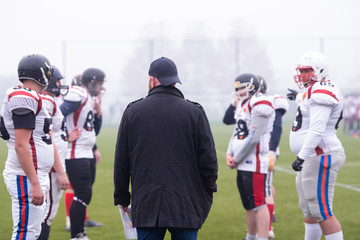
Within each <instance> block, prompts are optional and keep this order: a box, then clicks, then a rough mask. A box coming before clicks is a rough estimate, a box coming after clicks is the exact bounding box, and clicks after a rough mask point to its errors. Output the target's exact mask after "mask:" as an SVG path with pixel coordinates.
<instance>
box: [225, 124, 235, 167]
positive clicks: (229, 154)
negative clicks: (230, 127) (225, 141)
mask: <svg viewBox="0 0 360 240" xmlns="http://www.w3.org/2000/svg"><path fill="white" fill-rule="evenodd" d="M235 132H236V129H234V132H233V134H232V135H231V138H230V141H229V145H228V148H227V151H226V164H227V165H228V167H229V168H230V169H234V168H236V162H235V160H234V152H233V150H232V144H233V139H234V135H235Z"/></svg>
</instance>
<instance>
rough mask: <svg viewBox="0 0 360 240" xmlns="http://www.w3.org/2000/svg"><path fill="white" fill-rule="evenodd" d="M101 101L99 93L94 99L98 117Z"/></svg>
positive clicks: (99, 115)
mask: <svg viewBox="0 0 360 240" xmlns="http://www.w3.org/2000/svg"><path fill="white" fill-rule="evenodd" d="M101 101H102V97H101V94H99V95H98V96H97V97H96V98H95V101H94V108H95V111H96V115H97V117H98V118H100V117H101V114H102V112H101Z"/></svg>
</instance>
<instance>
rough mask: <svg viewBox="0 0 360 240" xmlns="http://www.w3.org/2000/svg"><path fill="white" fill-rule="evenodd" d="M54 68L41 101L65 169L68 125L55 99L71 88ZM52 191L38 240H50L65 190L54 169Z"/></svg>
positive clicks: (51, 174) (52, 171)
mask: <svg viewBox="0 0 360 240" xmlns="http://www.w3.org/2000/svg"><path fill="white" fill-rule="evenodd" d="M52 68H53V81H51V82H50V83H49V84H48V86H47V88H46V90H45V91H43V92H42V95H41V99H42V103H43V105H44V106H45V108H46V109H47V111H48V112H49V114H50V115H51V118H52V124H53V128H52V134H53V139H54V145H55V146H56V149H57V152H58V155H59V158H60V161H61V165H62V167H63V169H65V157H66V151H67V134H66V125H65V124H66V123H65V118H64V116H63V115H62V113H61V111H60V108H59V106H58V105H57V103H56V101H55V98H56V97H59V96H60V94H61V95H66V94H67V92H68V90H69V86H66V85H61V82H60V81H61V79H63V78H64V77H63V76H62V74H61V72H60V70H59V69H58V68H57V67H56V66H54V65H53V66H52ZM49 179H50V189H49V192H48V193H47V195H46V210H45V214H44V219H43V222H42V224H41V234H40V236H39V238H38V240H47V239H49V234H50V225H51V222H52V220H53V219H54V218H55V216H56V213H57V210H58V207H59V203H60V200H61V197H62V193H63V189H60V188H59V178H58V174H57V172H56V171H55V169H54V168H52V169H51V171H50V173H49Z"/></svg>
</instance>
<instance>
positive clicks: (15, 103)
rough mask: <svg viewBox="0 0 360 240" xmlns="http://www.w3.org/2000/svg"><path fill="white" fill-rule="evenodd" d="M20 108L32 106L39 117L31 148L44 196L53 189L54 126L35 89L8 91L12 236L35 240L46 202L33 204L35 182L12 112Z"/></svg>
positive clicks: (5, 112)
mask: <svg viewBox="0 0 360 240" xmlns="http://www.w3.org/2000/svg"><path fill="white" fill-rule="evenodd" d="M18 108H26V109H29V110H31V111H32V112H33V113H34V114H35V116H36V118H35V129H33V131H32V135H31V139H30V141H29V148H30V152H31V156H32V160H33V163H34V167H35V169H36V171H37V175H38V179H39V182H40V185H41V187H42V189H43V191H44V195H46V193H47V191H48V189H49V177H48V172H49V171H50V169H51V167H52V166H53V163H54V148H53V145H52V141H51V138H50V135H49V131H50V130H51V127H52V125H51V118H50V115H49V113H48V112H47V110H46V109H45V108H44V107H43V106H42V99H41V98H40V96H39V95H38V94H37V93H36V92H35V91H33V90H30V89H25V88H22V87H15V88H11V89H8V90H7V92H6V95H5V98H4V102H3V107H2V110H1V117H2V123H1V133H2V136H3V137H4V138H5V139H6V143H7V146H8V157H7V160H6V163H5V169H4V172H3V176H4V181H5V184H6V187H7V190H8V192H9V194H10V195H11V201H12V219H13V233H12V239H30V240H35V239H37V237H38V236H39V234H40V231H41V222H42V219H43V216H44V211H45V204H42V205H41V206H34V205H33V204H31V198H32V196H31V184H30V182H29V181H28V179H27V177H26V175H25V172H24V170H23V169H22V167H21V165H20V163H19V160H18V158H17V155H16V151H15V130H14V123H13V114H12V111H13V110H14V109H18Z"/></svg>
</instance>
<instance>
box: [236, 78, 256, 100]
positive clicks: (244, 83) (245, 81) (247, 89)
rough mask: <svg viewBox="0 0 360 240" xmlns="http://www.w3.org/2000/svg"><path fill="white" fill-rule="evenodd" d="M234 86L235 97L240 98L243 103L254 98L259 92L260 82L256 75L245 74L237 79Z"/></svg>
mask: <svg viewBox="0 0 360 240" xmlns="http://www.w3.org/2000/svg"><path fill="white" fill-rule="evenodd" d="M233 86H234V91H235V95H236V96H238V97H239V98H240V101H243V100H245V99H247V98H249V97H251V96H253V95H254V94H255V93H256V92H257V91H258V90H259V87H260V82H259V79H258V77H257V76H256V75H254V74H252V73H243V74H240V75H239V76H238V77H237V78H236V79H235V82H234V85H233Z"/></svg>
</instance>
